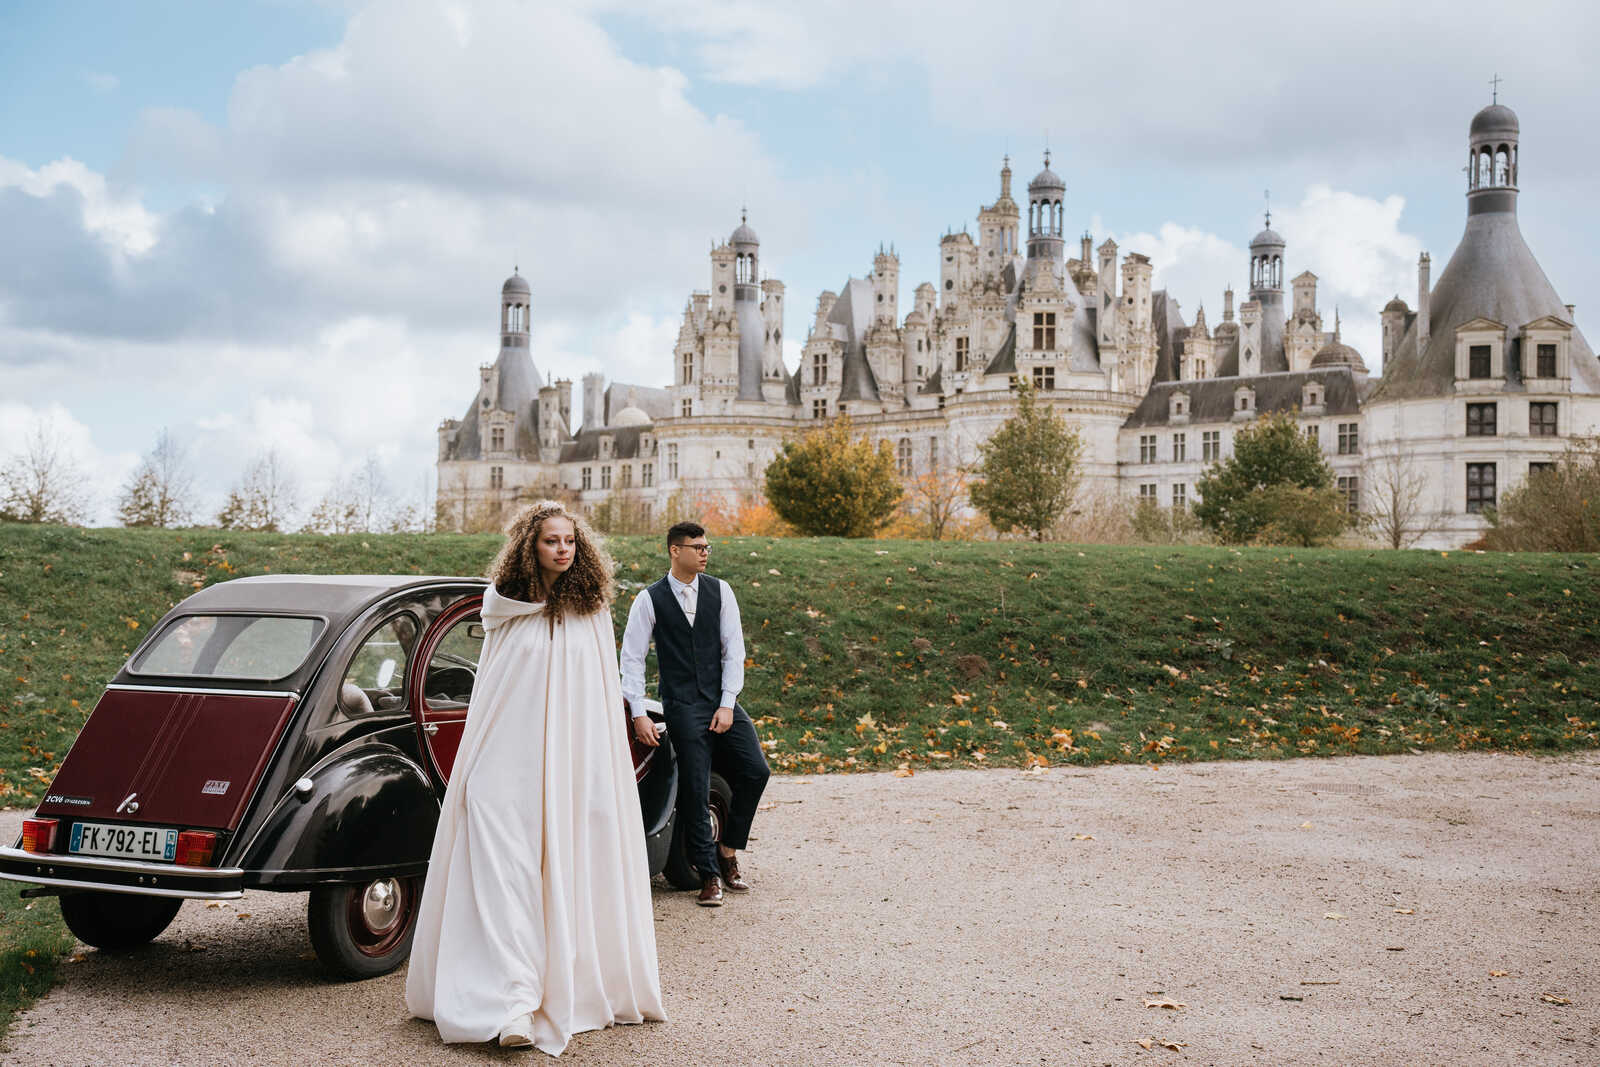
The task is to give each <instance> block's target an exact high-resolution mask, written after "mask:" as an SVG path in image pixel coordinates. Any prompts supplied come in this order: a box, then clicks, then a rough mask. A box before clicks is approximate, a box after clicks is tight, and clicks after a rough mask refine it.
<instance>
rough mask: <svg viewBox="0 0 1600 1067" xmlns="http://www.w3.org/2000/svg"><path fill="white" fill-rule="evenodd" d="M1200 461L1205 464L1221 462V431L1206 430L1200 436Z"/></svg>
mask: <svg viewBox="0 0 1600 1067" xmlns="http://www.w3.org/2000/svg"><path fill="white" fill-rule="evenodd" d="M1200 459H1201V461H1202V462H1205V463H1217V462H1220V461H1221V459H1222V431H1221V430H1206V431H1204V432H1203V433H1201V434H1200Z"/></svg>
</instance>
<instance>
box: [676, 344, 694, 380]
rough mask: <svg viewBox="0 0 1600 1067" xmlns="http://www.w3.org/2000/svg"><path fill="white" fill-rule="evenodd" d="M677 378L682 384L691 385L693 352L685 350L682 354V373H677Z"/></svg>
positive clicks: (692, 378)
mask: <svg viewBox="0 0 1600 1067" xmlns="http://www.w3.org/2000/svg"><path fill="white" fill-rule="evenodd" d="M679 379H680V381H681V382H682V383H683V384H684V385H692V384H693V383H694V353H693V352H685V353H684V354H683V363H682V373H681V374H680V375H679Z"/></svg>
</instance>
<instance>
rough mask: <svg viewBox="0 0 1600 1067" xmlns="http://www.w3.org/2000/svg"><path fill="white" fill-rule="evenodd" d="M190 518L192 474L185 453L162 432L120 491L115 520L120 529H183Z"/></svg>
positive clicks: (192, 507)
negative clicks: (135, 527)
mask: <svg viewBox="0 0 1600 1067" xmlns="http://www.w3.org/2000/svg"><path fill="white" fill-rule="evenodd" d="M193 516H194V471H193V470H191V469H190V467H189V456H188V450H187V449H185V448H183V446H181V445H179V444H178V443H177V442H176V441H174V440H173V439H172V434H170V433H169V432H168V431H167V430H165V429H163V430H162V431H161V435H160V436H159V437H157V438H156V446H155V448H153V449H151V450H150V451H149V452H147V453H145V457H144V459H142V460H140V461H139V466H138V469H136V470H135V471H134V472H133V476H132V477H131V478H129V479H128V484H127V485H125V486H123V488H122V497H121V498H120V499H119V500H118V501H117V519H118V520H119V521H120V522H121V523H122V525H124V526H157V527H161V528H163V529H166V528H170V527H173V526H186V525H188V524H189V522H190V521H191V520H192V519H193Z"/></svg>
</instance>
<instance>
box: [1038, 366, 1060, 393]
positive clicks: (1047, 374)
mask: <svg viewBox="0 0 1600 1067" xmlns="http://www.w3.org/2000/svg"><path fill="white" fill-rule="evenodd" d="M1033 387H1034V388H1035V389H1054V388H1055V387H1056V369H1055V368H1054V367H1035V368H1033Z"/></svg>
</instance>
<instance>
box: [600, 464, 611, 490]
mask: <svg viewBox="0 0 1600 1067" xmlns="http://www.w3.org/2000/svg"><path fill="white" fill-rule="evenodd" d="M600 488H602V489H610V488H611V466H610V465H609V464H607V465H606V466H604V467H601V468H600Z"/></svg>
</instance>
